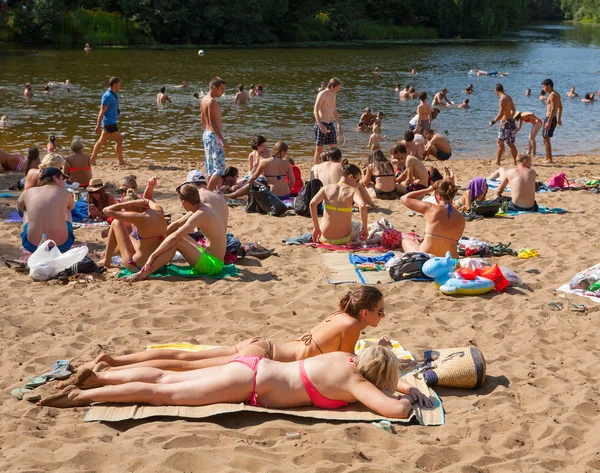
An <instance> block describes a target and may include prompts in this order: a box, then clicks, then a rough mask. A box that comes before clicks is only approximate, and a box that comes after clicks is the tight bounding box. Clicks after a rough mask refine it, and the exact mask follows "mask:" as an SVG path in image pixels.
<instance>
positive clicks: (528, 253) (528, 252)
mask: <svg viewBox="0 0 600 473" xmlns="http://www.w3.org/2000/svg"><path fill="white" fill-rule="evenodd" d="M517 256H518V257H519V258H521V259H528V258H535V257H536V256H539V253H538V252H537V250H535V249H534V248H521V249H520V250H519V253H518V254H517Z"/></svg>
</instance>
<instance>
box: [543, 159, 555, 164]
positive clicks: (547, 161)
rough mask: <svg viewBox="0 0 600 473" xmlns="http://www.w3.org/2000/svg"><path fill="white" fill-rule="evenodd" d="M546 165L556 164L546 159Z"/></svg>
mask: <svg viewBox="0 0 600 473" xmlns="http://www.w3.org/2000/svg"><path fill="white" fill-rule="evenodd" d="M544 163H546V164H554V162H553V161H552V160H551V159H544Z"/></svg>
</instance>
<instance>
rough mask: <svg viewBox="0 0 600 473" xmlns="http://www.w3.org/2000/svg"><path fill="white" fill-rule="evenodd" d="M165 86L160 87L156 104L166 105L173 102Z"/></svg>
mask: <svg viewBox="0 0 600 473" xmlns="http://www.w3.org/2000/svg"><path fill="white" fill-rule="evenodd" d="M166 90H167V89H165V88H164V87H161V88H160V92H159V93H158V94H157V95H156V105H164V104H166V103H171V97H169V96H168V95H167V94H166V93H165V91H166Z"/></svg>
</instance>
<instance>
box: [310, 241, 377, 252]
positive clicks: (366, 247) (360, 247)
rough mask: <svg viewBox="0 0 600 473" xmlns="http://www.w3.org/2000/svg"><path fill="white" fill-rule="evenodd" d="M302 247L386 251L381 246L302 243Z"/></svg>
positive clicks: (331, 249)
mask: <svg viewBox="0 0 600 473" xmlns="http://www.w3.org/2000/svg"><path fill="white" fill-rule="evenodd" d="M302 246H310V247H312V248H323V249H325V250H330V251H387V248H386V247H385V246H381V245H367V246H360V245H326V244H325V243H314V242H313V243H304V245H302Z"/></svg>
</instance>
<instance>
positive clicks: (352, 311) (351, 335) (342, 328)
mask: <svg viewBox="0 0 600 473" xmlns="http://www.w3.org/2000/svg"><path fill="white" fill-rule="evenodd" d="M384 317H385V310H384V301H383V294H382V293H381V291H380V290H379V289H377V288H376V287H373V286H359V287H358V288H356V289H354V290H352V292H348V293H347V294H346V295H344V296H343V297H342V299H341V300H340V302H339V311H337V312H334V313H333V314H331V315H329V316H327V317H326V318H325V319H324V320H323V321H321V322H319V323H318V324H317V325H315V326H314V327H313V328H311V329H310V331H308V332H306V333H304V334H303V335H301V336H300V337H299V338H297V339H295V340H292V341H289V342H285V343H276V342H273V341H271V340H270V339H267V338H263V337H255V338H252V339H248V340H244V341H243V342H240V343H238V344H236V345H234V346H231V347H221V348H214V349H212V350H203V351H197V352H188V351H183V350H149V351H142V352H138V353H132V354H130V355H123V356H115V357H111V356H109V355H107V354H105V353H102V354H101V355H99V356H98V357H97V358H96V359H95V360H94V361H93V362H91V363H88V364H86V365H83V366H82V367H81V368H80V369H79V371H78V372H81V371H82V370H84V369H86V368H95V369H96V370H98V369H109V370H113V369H125V368H140V367H148V366H151V367H154V368H161V369H164V370H174V371H189V370H195V369H200V368H207V367H210V366H217V365H225V364H227V363H229V362H230V361H231V360H232V359H233V358H235V357H236V356H248V355H250V356H263V357H265V358H268V359H271V360H275V361H282V362H292V361H297V360H304V359H306V358H311V357H314V356H318V355H321V354H323V353H330V352H333V351H343V352H349V353H354V347H355V345H356V342H357V341H358V339H359V337H360V334H361V331H362V330H364V329H365V328H366V327H377V325H378V324H379V322H380V321H381V320H382V319H383V318H384ZM379 344H380V345H389V344H390V342H389V339H388V338H387V337H382V338H381V339H380V341H379ZM98 364H101V365H99V366H98ZM73 382H75V383H76V380H69V381H66V382H65V383H63V384H62V387H64V386H67V385H68V384H73Z"/></svg>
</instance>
